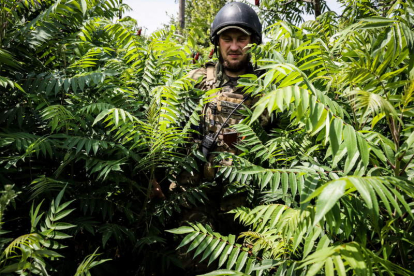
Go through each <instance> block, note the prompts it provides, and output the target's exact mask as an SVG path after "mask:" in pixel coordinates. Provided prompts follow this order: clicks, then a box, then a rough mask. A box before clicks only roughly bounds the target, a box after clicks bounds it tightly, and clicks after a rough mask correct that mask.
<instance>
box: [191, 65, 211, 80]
mask: <svg viewBox="0 0 414 276" xmlns="http://www.w3.org/2000/svg"><path fill="white" fill-rule="evenodd" d="M206 74H207V70H206V68H204V67H201V68H198V69H194V70H192V71H190V73H188V76H189V77H190V78H192V79H193V80H198V79H199V78H200V77H203V78H204V77H205V76H206Z"/></svg>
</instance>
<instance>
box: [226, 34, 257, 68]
mask: <svg viewBox="0 0 414 276" xmlns="http://www.w3.org/2000/svg"><path fill="white" fill-rule="evenodd" d="M249 43H251V37H250V35H247V34H245V33H244V32H242V31H240V30H238V29H229V30H226V31H225V32H223V33H222V34H220V37H219V46H220V61H221V63H222V64H223V66H224V70H226V71H228V72H230V73H233V74H236V75H238V74H243V73H244V71H245V70H246V68H247V65H248V63H249V61H250V55H249V54H248V53H247V50H248V49H247V48H245V47H246V46H247V45H248V44H249Z"/></svg>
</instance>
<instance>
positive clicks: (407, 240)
mask: <svg viewBox="0 0 414 276" xmlns="http://www.w3.org/2000/svg"><path fill="white" fill-rule="evenodd" d="M270 2H271V1H262V3H261V5H262V6H261V7H260V9H263V10H265V9H268V8H269V7H268V6H266V5H269V3H270ZM274 2H275V3H274V4H275V5H276V4H277V3H276V2H280V1H274ZM341 2H342V3H343V4H344V5H345V9H344V14H345V15H346V16H344V17H339V16H338V15H336V14H335V13H334V12H329V11H328V12H325V13H323V14H322V15H321V16H319V17H318V18H317V19H316V20H314V21H308V22H304V23H303V24H302V25H301V26H300V27H297V26H295V25H292V24H291V23H292V21H291V22H286V21H279V20H278V17H268V15H266V16H267V17H266V22H267V24H268V25H269V26H270V27H269V28H268V30H267V31H266V33H267V36H268V38H269V39H268V40H267V42H266V43H265V44H263V45H260V46H253V47H252V50H251V51H252V57H253V59H254V62H255V63H257V64H258V66H260V67H262V68H263V69H266V73H265V74H264V75H263V76H262V77H261V78H257V77H255V76H253V75H246V76H244V77H243V78H242V79H241V80H240V81H239V83H240V85H243V86H245V87H246V91H247V92H248V93H252V94H253V95H255V96H256V97H259V101H258V102H257V104H256V105H255V107H254V108H253V109H252V110H251V111H250V112H249V114H248V115H249V116H248V117H247V118H246V120H244V121H243V123H241V124H239V125H236V126H235V128H236V129H237V131H238V132H239V133H240V134H241V136H242V137H245V138H244V139H243V140H242V141H241V142H240V143H239V144H238V147H239V149H240V150H241V152H242V153H241V154H239V155H231V154H228V153H222V154H221V155H218V157H217V159H222V158H232V159H233V164H232V165H231V166H224V167H220V168H219V171H220V173H219V174H218V175H217V180H219V181H222V182H224V183H227V192H226V194H225V196H229V195H231V194H237V193H247V194H248V202H247V205H246V206H243V207H240V208H237V209H234V210H232V211H231V213H232V214H234V218H235V220H237V221H238V222H240V224H242V225H244V226H245V229H246V230H245V231H244V232H242V233H231V234H230V235H223V234H221V233H218V232H217V230H216V229H212V228H211V227H210V226H209V225H207V224H206V225H204V224H202V223H198V222H193V223H189V224H188V225H186V226H180V225H178V224H179V223H180V220H181V218H182V215H181V214H183V213H185V212H186V211H188V210H191V209H192V206H194V205H197V206H202V205H203V204H206V205H207V206H208V204H209V198H208V191H209V190H214V189H215V188H217V187H215V186H214V185H215V183H207V182H206V183H198V185H194V186H191V187H189V186H185V187H184V188H176V189H173V190H172V189H169V186H170V183H171V182H175V183H178V184H177V185H178V186H179V185H180V181H179V179H176V178H178V177H179V176H181V175H183V174H185V173H187V174H194V175H197V172H198V171H199V164H200V163H201V161H202V159H203V157H202V156H201V155H200V153H199V152H198V151H197V145H196V144H193V143H190V141H191V139H189V137H190V136H191V135H193V133H194V130H192V125H198V120H199V118H198V115H199V113H200V110H201V107H202V106H203V104H204V103H205V102H206V101H207V100H208V95H209V93H205V92H203V91H199V90H197V89H195V88H193V86H194V83H195V81H194V80H191V79H189V78H188V77H187V76H186V74H187V73H188V72H189V71H190V70H191V69H193V68H196V67H198V66H200V63H201V60H200V61H199V64H195V65H194V64H193V58H192V53H193V52H194V51H199V50H198V49H199V48H200V47H201V44H200V43H198V42H197V40H198V41H200V39H202V38H203V37H205V35H206V34H205V33H202V34H197V32H198V31H196V29H197V28H198V27H201V26H197V24H198V23H197V20H195V19H194V20H195V21H194V22H193V23H194V26H193V27H194V28H195V29H193V30H189V31H188V32H187V33H185V34H184V35H180V34H177V33H176V32H175V29H174V27H172V28H171V30H162V31H159V32H156V33H154V34H152V35H151V36H150V37H142V36H137V35H136V31H137V30H136V22H135V21H134V20H133V19H131V18H122V19H118V16H119V13H120V11H122V10H123V9H125V8H127V7H125V6H124V5H122V4H121V3H120V1H116V0H112V1H109V0H60V1H55V0H46V1H25V0H24V1H15V0H5V1H2V3H1V8H2V9H1V14H0V28H1V29H0V45H1V48H0V62H1V63H0V89H1V91H2V95H3V97H1V99H0V106H1V107H0V109H1V114H0V165H1V166H0V182H1V183H2V184H3V185H5V186H4V191H3V193H2V196H1V198H0V215H1V216H0V218H1V221H0V223H1V230H2V231H1V234H2V236H1V237H2V238H1V239H0V245H1V248H2V251H3V253H2V255H1V256H0V273H4V274H11V273H13V272H17V273H20V274H22V275H30V274H40V275H50V274H53V275H55V274H56V275H57V274H59V275H89V274H88V273H91V272H92V273H96V274H97V275H104V274H108V275H115V274H116V275H118V274H119V275H121V274H124V275H150V274H154V275H167V274H168V273H172V274H173V275H178V274H179V273H183V272H179V268H174V267H179V266H180V258H178V257H177V253H176V251H175V247H176V246H177V245H178V247H180V252H182V251H183V250H184V251H187V250H188V251H189V252H190V254H192V255H197V256H200V257H199V258H196V259H195V260H194V263H198V262H202V261H204V262H206V264H209V265H210V266H209V268H210V271H213V272H211V273H210V274H208V275H245V274H247V275H251V274H253V275H315V274H319V275H335V274H337V275H373V274H374V275H394V274H395V275H413V273H412V272H411V271H414V261H413V254H414V252H413V251H414V250H413V244H414V237H413V235H414V230H413V220H414V216H413V204H414V203H413V196H414V187H413V177H414V165H413V157H414V134H413V133H414V132H413V131H412V129H413V127H414V125H413V115H414V114H413V111H414V110H413V107H414V106H413V105H414V104H413V97H414V71H413V68H414V54H413V53H414V31H413V24H414V19H413V14H414V3H413V1H411V0H409V1H392V2H393V3H392V5H388V6H387V5H383V4H384V3H385V2H384V1H377V2H378V3H377V2H375V3H368V2H369V1H362V0H361V1H355V0H353V1H345V0H344V1H341ZM383 2H384V3H383ZM194 3H195V2H194ZM272 3H273V2H272ZM371 4H372V5H371ZM290 12H291V13H292V18H293V17H294V16H293V13H295V10H290ZM293 21H295V20H293ZM299 21H300V20H299ZM204 27H205V26H204ZM204 27H201V28H200V29H202V28H204ZM204 59H207V57H204ZM210 93H211V92H210ZM263 112H268V113H269V114H271V119H272V120H273V123H272V124H271V125H272V128H271V129H270V130H269V131H264V129H262V128H261V127H260V125H259V124H258V123H257V121H259V120H260V115H261V114H262V113H263ZM225 198H226V197H225ZM43 201H44V202H43ZM42 202H43V203H42ZM63 221H64V222H63ZM166 229H171V230H169V231H170V232H172V233H175V234H185V237H184V239H182V240H181V237H180V236H177V235H172V234H171V233H169V232H166V231H165V230H166ZM193 250H194V251H193ZM192 252H194V253H192ZM99 253H102V254H101V255H99ZM108 259H111V260H108ZM79 264H80V265H79ZM98 264H99V265H98ZM217 267H220V268H223V269H224V268H225V270H219V271H214V270H215V269H216V268H217ZM92 268H93V270H91V272H89V269H92ZM177 273H178V274H177Z"/></svg>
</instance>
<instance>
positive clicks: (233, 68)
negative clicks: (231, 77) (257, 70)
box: [219, 54, 250, 73]
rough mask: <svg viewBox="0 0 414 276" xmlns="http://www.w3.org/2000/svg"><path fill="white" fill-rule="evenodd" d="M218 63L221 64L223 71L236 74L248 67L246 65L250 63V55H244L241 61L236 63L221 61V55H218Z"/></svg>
mask: <svg viewBox="0 0 414 276" xmlns="http://www.w3.org/2000/svg"><path fill="white" fill-rule="evenodd" d="M219 61H220V63H221V64H223V67H224V69H226V70H228V71H230V72H235V73H237V72H240V71H242V70H243V69H246V68H247V67H248V64H249V62H250V54H246V56H245V57H244V58H243V59H242V60H240V61H237V62H229V61H228V60H227V59H223V57H222V55H221V54H220V57H219Z"/></svg>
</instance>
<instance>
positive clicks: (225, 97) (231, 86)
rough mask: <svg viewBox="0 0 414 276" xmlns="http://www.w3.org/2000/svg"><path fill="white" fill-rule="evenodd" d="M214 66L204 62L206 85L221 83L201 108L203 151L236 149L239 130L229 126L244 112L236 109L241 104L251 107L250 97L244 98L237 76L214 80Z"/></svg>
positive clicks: (215, 78) (240, 117) (238, 108)
mask: <svg viewBox="0 0 414 276" xmlns="http://www.w3.org/2000/svg"><path fill="white" fill-rule="evenodd" d="M216 70H217V68H216V67H215V66H214V65H213V64H207V66H206V82H205V88H206V89H207V90H211V89H214V88H217V87H219V86H220V85H221V90H220V91H218V92H217V93H215V94H214V95H213V96H214V98H213V99H212V100H211V101H210V102H209V103H207V104H206V105H205V106H204V108H203V114H202V115H203V120H202V128H203V134H204V138H203V153H204V155H205V156H207V155H208V153H209V152H210V151H228V152H232V151H234V152H235V149H234V144H235V143H236V142H237V140H238V134H237V132H236V131H235V130H234V129H233V128H230V126H232V125H235V124H238V123H240V122H241V120H243V118H244V116H243V115H241V114H240V113H239V112H238V111H239V110H242V109H244V106H243V105H245V106H247V107H250V106H251V105H252V100H251V99H249V98H247V97H246V96H245V95H244V94H243V91H242V87H236V85H237V78H229V79H225V78H224V77H223V81H222V83H220V82H221V80H217V74H216Z"/></svg>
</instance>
